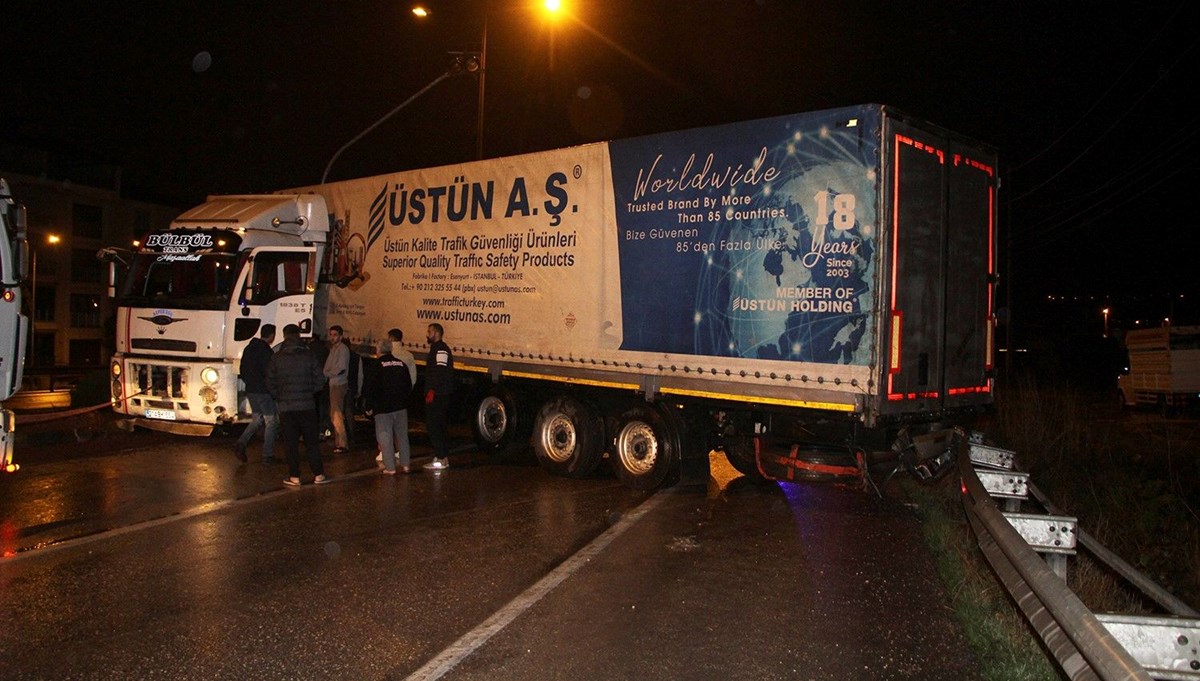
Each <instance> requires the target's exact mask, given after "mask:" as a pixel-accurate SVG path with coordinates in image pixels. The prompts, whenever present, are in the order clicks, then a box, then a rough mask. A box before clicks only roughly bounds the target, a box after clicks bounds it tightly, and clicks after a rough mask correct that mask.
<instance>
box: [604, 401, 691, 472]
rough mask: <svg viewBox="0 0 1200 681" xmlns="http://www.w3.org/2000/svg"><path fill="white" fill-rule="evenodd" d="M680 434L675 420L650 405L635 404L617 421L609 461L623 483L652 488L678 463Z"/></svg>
mask: <svg viewBox="0 0 1200 681" xmlns="http://www.w3.org/2000/svg"><path fill="white" fill-rule="evenodd" d="M681 437H682V433H681V432H680V428H679V424H678V422H677V420H676V419H672V418H669V417H668V416H666V415H664V414H663V413H662V412H661V411H659V410H657V409H654V408H653V407H650V406H637V407H634V408H632V409H630V410H628V411H626V412H625V413H624V414H621V417H620V419H619V420H618V422H617V428H616V435H615V436H614V437H613V450H612V452H611V454H610V456H609V463H610V464H612V469H613V472H614V473H616V475H617V479H619V480H620V481H621V482H622V483H624V484H625V486H627V487H630V488H632V489H636V490H652V489H655V488H657V487H658V486H659V485H661V484H663V481H665V480H666V479H667V476H668V475H669V474H670V473H671V470H672V468H673V467H675V466H676V465H677V463H678V462H679V458H680V456H681V454H682V442H681V440H680V438H681Z"/></svg>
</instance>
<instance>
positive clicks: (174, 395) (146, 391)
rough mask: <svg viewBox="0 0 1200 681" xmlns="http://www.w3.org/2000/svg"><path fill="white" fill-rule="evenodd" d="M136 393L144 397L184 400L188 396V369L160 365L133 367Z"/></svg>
mask: <svg viewBox="0 0 1200 681" xmlns="http://www.w3.org/2000/svg"><path fill="white" fill-rule="evenodd" d="M131 368H132V372H131V378H132V379H133V380H134V381H136V383H137V385H136V386H135V387H136V390H135V393H136V394H140V395H143V396H149V397H158V398H167V399H174V400H182V399H184V397H186V395H187V382H188V369H187V367H177V366H163V365H160V364H137V363H134V364H132V365H131Z"/></svg>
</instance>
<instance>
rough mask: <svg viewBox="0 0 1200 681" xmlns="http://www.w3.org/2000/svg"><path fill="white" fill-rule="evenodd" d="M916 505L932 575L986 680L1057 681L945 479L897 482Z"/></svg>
mask: <svg viewBox="0 0 1200 681" xmlns="http://www.w3.org/2000/svg"><path fill="white" fill-rule="evenodd" d="M901 484H902V485H904V487H905V491H906V492H907V493H908V495H909V498H911V499H912V500H913V502H914V503H916V505H917V512H918V514H919V515H920V516H921V521H922V523H921V525H922V529H923V531H924V534H925V541H926V543H927V544H928V545H929V547H930V549H931V550H932V553H933V556H934V562H935V564H936V566H937V571H938V576H939V577H940V578H941V580H942V583H943V584H945V585H946V591H947V593H948V594H949V595H950V601H951V606H952V607H953V608H954V612H955V615H956V616H957V617H958V620H959V622H960V623H961V624H962V627H963V634H964V635H965V636H966V638H967V641H968V642H969V643H970V644H971V649H972V650H973V651H974V653H975V657H976V659H977V660H978V661H979V664H980V672H981V674H982V675H983V677H984V678H985V679H988V681H1043V680H1044V681H1059V679H1061V678H1062V677H1061V676H1060V674H1059V672H1058V669H1057V667H1056V666H1055V663H1054V661H1053V660H1052V659H1051V658H1050V657H1048V656H1047V654H1046V653H1045V651H1044V650H1043V648H1042V647H1041V643H1040V641H1039V640H1038V638H1037V635H1036V634H1035V633H1034V632H1033V630H1032V629H1031V628H1030V627H1029V625H1028V624H1027V623H1026V621H1025V619H1024V616H1023V615H1022V614H1021V612H1020V611H1019V610H1017V609H1016V606H1015V605H1014V604H1013V603H1012V600H1011V599H1010V598H1009V597H1008V594H1007V593H1006V592H1005V591H1004V587H1003V586H1002V585H1001V584H1000V582H999V581H997V579H996V577H995V575H994V574H993V573H992V572H991V568H990V567H989V566H988V564H987V561H986V560H985V559H984V558H983V554H982V553H981V552H980V550H979V546H978V544H977V543H976V542H975V537H974V536H973V535H972V534H971V529H970V526H969V525H967V521H966V517H965V515H964V511H963V509H962V502H961V500H960V498H959V492H958V488H957V484H956V478H955V477H954V476H953V475H951V476H948V477H946V478H944V479H943V480H942V482H941V483H940V484H938V485H937V486H934V487H929V486H923V485H920V484H917V483H916V482H914V481H909V480H905V481H903V482H902V483H901Z"/></svg>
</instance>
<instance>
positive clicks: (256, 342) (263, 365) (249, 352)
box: [233, 324, 279, 463]
mask: <svg viewBox="0 0 1200 681" xmlns="http://www.w3.org/2000/svg"><path fill="white" fill-rule="evenodd" d="M274 344H275V325H274V324H263V326H262V329H261V330H259V332H258V338H251V339H250V342H249V343H248V344H247V345H246V349H245V350H243V351H242V364H241V369H240V371H239V373H240V375H241V377H242V382H243V383H245V384H246V399H248V400H250V411H251V412H252V420H251V421H250V424H249V425H248V426H246V430H244V431H242V436H241V437H239V438H238V440H237V442H235V443H234V444H233V454H234V456H236V457H237V458H238V461H241V462H242V463H246V445H248V444H250V440H251V439H252V438H253V437H254V434H255V433H257V432H258V430H259V429H260V428H262V429H263V449H262V461H263V463H275V436H276V434H277V433H278V431H279V413H278V411H276V409H275V400H274V399H272V398H271V393H270V391H268V390H267V364H268V363H269V362H270V361H271V355H273V354H275V353H274V351H273V350H271V346H272V345H274ZM264 426H265V427H264Z"/></svg>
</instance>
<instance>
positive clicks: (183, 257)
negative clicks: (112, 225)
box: [117, 230, 244, 310]
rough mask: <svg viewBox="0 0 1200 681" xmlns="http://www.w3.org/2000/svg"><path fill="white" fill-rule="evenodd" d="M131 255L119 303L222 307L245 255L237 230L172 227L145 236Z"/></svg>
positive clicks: (131, 305) (228, 297) (129, 305)
mask: <svg viewBox="0 0 1200 681" xmlns="http://www.w3.org/2000/svg"><path fill="white" fill-rule="evenodd" d="M145 244H146V245H145V246H143V248H142V250H140V251H139V252H138V253H137V255H135V256H134V258H133V262H132V263H131V265H130V267H129V272H128V273H127V275H126V277H125V282H124V285H123V286H122V287H121V295H120V297H119V298H118V299H117V304H118V305H121V306H124V307H171V308H178V309H185V310H224V309H226V308H228V307H229V300H230V297H231V294H232V293H233V290H234V287H235V286H236V284H237V278H238V273H239V272H240V271H241V269H242V265H243V260H244V258H243V257H242V256H241V255H240V254H239V253H238V247H239V246H240V245H241V239H240V238H239V237H238V236H237V235H236V234H230V233H227V232H222V233H214V232H209V231H202V230H197V231H174V232H163V233H158V234H151V235H148V236H147V240H146V242H145Z"/></svg>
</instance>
